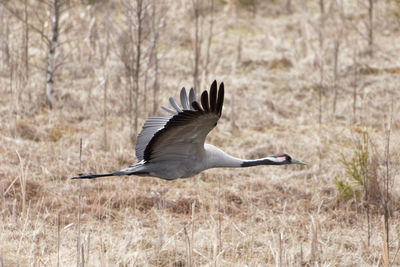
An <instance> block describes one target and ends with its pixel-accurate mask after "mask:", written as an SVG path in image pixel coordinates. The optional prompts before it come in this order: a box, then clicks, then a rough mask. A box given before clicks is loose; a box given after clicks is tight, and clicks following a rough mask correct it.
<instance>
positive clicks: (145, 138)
mask: <svg viewBox="0 0 400 267" xmlns="http://www.w3.org/2000/svg"><path fill="white" fill-rule="evenodd" d="M217 95H218V96H217ZM180 98H181V104H182V108H181V107H179V106H178V105H177V103H176V101H175V100H174V99H173V98H170V103H171V105H172V106H173V107H174V108H175V110H176V112H175V111H173V110H172V109H168V108H164V109H165V110H167V111H168V112H170V113H173V114H174V115H173V116H165V117H152V118H149V119H148V120H147V121H146V122H145V124H144V126H143V130H142V132H141V133H140V134H139V136H138V141H137V144H136V156H137V158H138V159H139V160H145V161H162V160H169V159H171V158H172V157H173V158H175V159H179V158H187V157H190V156H191V155H194V154H196V153H198V152H199V151H200V150H202V149H204V141H205V139H206V136H207V134H208V133H209V132H210V131H211V130H212V129H213V128H214V127H215V126H216V124H217V121H218V119H219V118H220V117H221V112H222V106H223V101H224V84H223V83H221V84H220V86H219V90H218V92H217V82H216V81H214V82H213V83H212V85H211V88H210V95H208V92H207V91H204V92H203V93H202V95H201V106H200V104H199V103H198V102H197V101H196V100H195V97H194V91H193V90H191V91H190V93H189V101H188V98H187V95H186V90H184V89H182V91H181V96H180Z"/></svg>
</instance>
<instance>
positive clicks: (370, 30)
mask: <svg viewBox="0 0 400 267" xmlns="http://www.w3.org/2000/svg"><path fill="white" fill-rule="evenodd" d="M368 3H369V5H368V21H369V25H368V54H369V55H370V56H373V48H372V46H373V44H374V24H373V22H374V21H373V18H374V0H369V1H368Z"/></svg>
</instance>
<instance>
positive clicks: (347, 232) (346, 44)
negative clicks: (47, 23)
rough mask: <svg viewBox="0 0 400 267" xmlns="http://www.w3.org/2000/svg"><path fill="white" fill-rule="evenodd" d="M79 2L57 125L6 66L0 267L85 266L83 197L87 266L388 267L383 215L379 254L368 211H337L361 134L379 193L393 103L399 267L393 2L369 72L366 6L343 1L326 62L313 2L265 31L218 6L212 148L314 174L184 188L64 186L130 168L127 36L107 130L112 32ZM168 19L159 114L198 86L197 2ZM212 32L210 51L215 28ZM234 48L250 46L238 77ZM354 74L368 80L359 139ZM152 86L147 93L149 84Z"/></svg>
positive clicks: (266, 19) (271, 20)
mask: <svg viewBox="0 0 400 267" xmlns="http://www.w3.org/2000/svg"><path fill="white" fill-rule="evenodd" d="M72 2H74V4H75V6H74V8H73V9H74V11H73V12H72V13H70V14H69V15H70V16H71V17H70V18H67V19H66V20H67V21H68V20H71V21H69V22H68V23H69V24H68V25H71V27H69V28H68V31H66V32H65V33H63V34H62V35H60V38H61V41H68V42H66V45H64V46H63V51H62V53H64V54H63V55H64V56H65V57H66V59H67V60H66V61H65V62H64V63H65V64H63V65H61V66H60V69H59V73H58V76H57V79H56V85H57V95H56V97H57V107H56V108H55V109H54V110H48V109H46V108H45V106H44V104H43V100H42V98H41V97H42V91H43V84H44V82H43V79H44V75H43V73H41V72H38V71H36V70H32V69H31V71H30V75H29V80H28V81H27V82H26V83H25V86H22V85H23V83H22V82H21V81H19V80H18V77H19V76H18V75H17V74H15V73H21V72H14V75H15V76H13V80H11V81H10V75H9V73H10V68H9V66H7V64H5V63H4V54H0V55H1V57H0V59H1V60H2V61H1V62H0V63H1V64H0V67H1V68H0V71H1V72H0V74H1V76H0V88H11V89H4V90H2V91H0V94H1V95H0V96H1V97H0V103H1V105H0V130H1V131H0V161H1V163H2V164H1V165H0V192H5V194H4V198H2V199H1V201H2V205H3V206H4V210H3V208H2V213H1V223H0V240H1V242H0V259H1V260H2V262H3V263H4V265H5V266H18V265H19V266H31V265H34V266H42V265H50V266H55V265H56V264H57V253H58V252H59V255H60V266H71V265H76V240H77V235H78V233H77V229H78V227H77V223H78V220H77V213H78V194H79V188H81V206H80V209H81V224H80V229H81V233H80V239H81V243H82V244H81V246H82V250H83V251H85V258H86V260H87V262H86V264H85V265H86V266H189V265H190V263H191V264H192V266H202V265H204V266H244V265H247V266H325V265H326V266H379V265H380V264H382V255H383V246H382V233H383V231H382V218H381V213H380V212H379V208H374V210H372V213H371V214H372V215H371V225H372V229H371V242H370V246H369V247H368V243H367V230H366V227H367V222H366V220H367V218H366V216H365V212H364V209H363V206H362V203H360V201H357V200H355V199H352V200H350V201H340V200H339V199H338V197H337V192H336V189H335V184H334V181H335V179H337V178H341V179H342V178H343V179H344V178H346V177H345V171H344V167H343V165H342V164H341V163H340V158H341V154H343V155H345V156H351V155H352V154H353V151H354V147H355V146H356V145H357V142H359V140H360V138H362V134H363V133H364V132H368V134H369V137H370V139H371V140H372V142H373V145H374V148H373V151H374V153H375V157H376V162H377V164H378V168H377V179H378V180H379V179H381V178H382V177H383V175H384V156H383V155H384V146H385V140H384V136H385V127H386V123H387V122H388V119H389V114H390V107H391V103H392V99H394V102H393V118H392V137H391V167H390V168H391V175H392V177H393V184H392V185H391V190H392V206H391V208H392V210H391V212H392V214H391V215H392V217H391V220H390V229H391V232H390V244H389V255H390V260H391V261H392V262H393V266H398V265H400V256H399V255H397V257H395V255H396V251H398V249H399V243H398V242H397V241H398V240H399V238H400V236H399V233H400V223H399V222H400V213H399V211H400V210H399V201H400V183H399V179H398V178H399V177H398V173H399V169H398V168H399V167H398V166H399V160H400V153H399V152H398V151H400V147H399V146H400V132H399V130H400V126H399V125H400V120H399V119H400V117H399V112H398V111H399V108H400V106H399V103H398V102H399V101H397V99H399V98H400V93H399V90H398V88H397V87H398V84H400V77H399V75H398V73H399V71H398V70H399V66H398V62H400V51H399V47H398V46H396V45H395V44H398V43H400V40H399V36H400V34H399V30H398V23H399V22H398V21H397V20H396V18H395V17H391V16H388V15H387V14H386V13H385V12H386V11H387V10H388V8H392V7H391V6H390V4H389V2H387V1H386V2H385V1H378V2H376V6H375V8H376V12H375V19H376V22H377V23H376V24H375V26H376V31H375V34H376V35H375V42H376V43H375V46H376V51H375V55H374V57H368V56H366V54H365V53H364V51H365V50H366V49H367V45H366V41H365V40H364V38H363V37H362V36H361V35H360V31H361V32H363V31H364V30H365V29H364V25H365V23H364V19H365V18H366V9H365V6H363V4H361V3H360V2H359V1H344V2H343V5H344V6H343V10H344V12H345V14H342V15H343V16H339V13H337V12H338V10H339V8H338V7H337V6H336V4H335V3H334V1H333V2H332V3H329V7H330V9H329V10H330V11H332V12H330V13H329V15H327V18H326V22H325V23H326V24H325V29H324V48H323V51H322V52H321V51H320V48H319V39H318V27H319V26H318V25H319V7H318V5H317V2H316V1H306V2H305V3H306V4H307V11H305V9H304V6H302V4H299V3H297V2H296V3H295V1H292V5H293V7H292V8H293V13H291V14H287V12H286V11H285V7H284V5H283V3H280V2H276V1H275V3H271V2H269V1H267V2H262V1H257V2H260V3H259V8H258V9H257V12H256V14H255V15H254V14H253V13H252V11H251V9H250V10H249V9H248V8H246V7H243V6H240V5H238V6H237V7H236V9H235V8H233V7H228V6H227V4H223V3H222V2H219V1H216V2H217V11H216V14H215V18H216V19H215V29H214V30H215V31H214V32H215V36H214V38H213V43H212V46H211V62H210V66H209V67H210V75H209V77H207V79H206V80H205V81H204V84H203V85H202V89H205V88H207V87H208V85H209V83H210V82H211V81H212V80H213V79H217V80H218V81H224V83H225V88H226V101H225V107H224V111H223V116H222V118H221V120H220V122H219V123H218V127H216V128H215V130H214V131H213V132H212V133H211V135H210V136H209V137H208V142H209V143H212V144H214V145H217V146H219V147H221V148H223V149H224V150H225V151H227V152H228V153H231V154H233V155H235V156H238V157H243V158H251V159H252V158H258V157H264V156H266V155H271V154H276V153H289V154H291V155H292V156H293V157H294V158H296V159H300V160H302V161H305V162H307V163H308V165H307V166H305V167H301V166H282V167H258V168H249V169H214V170H208V171H206V172H204V173H202V174H199V175H197V176H196V177H193V178H190V179H182V180H176V181H163V180H159V179H156V178H149V177H112V178H107V179H98V180H85V181H77V180H70V179H69V178H70V177H71V176H74V175H75V174H76V173H79V172H108V171H114V170H117V169H119V168H122V167H126V166H127V165H129V164H132V163H134V162H135V157H134V144H133V143H132V142H131V139H130V124H129V116H128V113H127V110H128V109H127V103H128V101H127V100H128V92H127V90H126V88H127V85H126V81H125V77H124V72H125V70H124V67H123V65H122V63H121V61H120V59H119V58H118V53H119V52H118V51H119V50H118V49H119V48H117V47H118V40H119V39H118V38H117V37H118V34H120V33H119V32H113V33H112V34H111V42H112V47H113V48H112V49H111V50H110V56H109V58H108V61H107V63H106V66H105V68H106V70H107V73H108V77H109V88H108V94H107V102H106V107H105V108H106V111H107V113H106V115H107V121H106V124H104V117H103V116H104V114H103V111H104V106H103V95H104V92H103V87H102V86H103V84H102V79H103V78H104V77H103V74H104V73H105V72H104V69H103V67H104V66H103V65H102V62H101V60H100V58H101V55H100V54H101V53H102V51H103V49H104V47H105V38H103V37H104V36H106V34H105V26H104V23H103V22H102V18H103V17H104V14H105V13H106V8H105V7H104V6H103V4H97V5H93V6H91V7H90V8H87V6H84V5H83V4H81V3H75V2H76V1H72ZM261 2H262V3H261ZM169 4H170V6H171V7H170V8H169V9H168V12H167V14H166V21H167V24H166V28H165V29H164V30H163V32H162V34H161V37H162V38H160V44H159V48H158V49H159V52H160V66H159V67H160V75H161V76H160V82H161V85H162V86H161V90H160V95H159V99H160V103H159V104H160V105H168V97H169V96H174V97H178V93H179V91H178V89H179V88H180V87H182V86H186V87H190V86H191V85H192V76H191V75H192V67H193V66H192V49H193V47H192V41H193V25H194V23H193V21H192V19H191V15H190V14H191V12H192V9H191V8H192V7H191V6H190V1H189V2H185V1H180V2H179V1H169ZM234 10H236V14H235V11H234ZM111 13H112V23H113V25H114V26H115V28H120V29H123V28H124V27H125V24H124V23H122V24H121V21H122V17H123V11H122V10H121V6H120V5H119V4H117V3H115V4H113V5H111ZM79 14H81V15H79ZM78 15H79V16H78ZM176 18H180V19H179V20H177V19H176ZM343 18H345V19H346V21H343ZM4 21H5V23H8V26H9V27H10V31H9V32H10V36H9V39H8V40H9V46H10V48H11V50H10V51H11V52H10V53H11V54H10V56H11V57H12V59H13V60H15V61H17V59H18V58H19V54H18V53H17V51H20V50H21V49H20V47H21V44H20V42H21V41H20V40H21V36H22V32H21V29H22V28H23V27H22V26H21V23H20V22H18V21H16V20H15V18H12V17H9V16H8V15H7V16H6V17H5V18H4ZM72 21H73V23H72ZM91 21H94V23H96V27H95V29H94V28H92V29H91V30H92V31H93V30H95V31H96V32H97V33H96V34H95V36H97V37H93V36H92V35H91V34H92V33H91V32H90V31H89V29H88V28H87V27H88V26H85V25H90V22H91ZM203 23H204V28H203V30H204V32H203V34H204V36H206V34H207V30H206V29H208V26H206V25H207V19H205V20H204V22H203ZM395 25H397V26H395ZM340 29H341V31H339V30H340ZM356 29H358V30H356ZM338 33H340V34H339V35H338ZM31 35H32V36H31V39H30V45H31V47H30V49H31V50H30V51H31V52H30V53H31V55H32V59H31V61H32V62H31V64H33V63H35V64H36V63H37V62H36V61H42V59H41V57H42V53H43V51H41V50H40V49H41V46H39V45H38V44H39V43H40V39H39V37H38V36H36V35H35V34H33V33H31ZM87 36H89V37H87ZM87 38H89V39H90V38H95V39H91V41H87V40H88V39H87ZM238 38H241V42H242V46H241V51H240V53H241V57H240V59H239V62H236V60H237V59H238ZM335 38H339V39H340V41H341V44H340V55H339V62H340V63H339V68H338V77H339V81H338V88H340V89H339V96H338V102H337V109H336V114H332V112H331V110H332V98H333V93H332V92H333V91H332V90H331V88H332V85H333V49H332V45H333V41H334V39H335ZM77 39H78V41H77ZM82 40H84V41H82ZM93 40H94V41H93ZM90 42H95V43H96V45H93V46H91V44H90ZM203 48H204V49H205V44H204V47H203ZM39 51H41V52H39ZM355 52H356V55H357V62H356V65H354V64H355V63H354V61H353V57H354V53H355ZM321 53H323V55H324V80H323V82H322V86H321V83H320V72H319V71H320V68H319V67H318V64H319V55H320V54H321ZM89 54H90V56H89ZM43 62H44V61H43ZM43 64H44V63H43ZM146 64H147V63H146V62H144V63H143V66H146ZM354 66H356V68H357V71H358V73H359V74H360V75H359V76H358V78H357V82H356V83H357V102H356V119H357V122H356V123H354V122H353V88H354V75H353V74H354V72H353V70H354ZM141 79H142V80H141V82H142V84H141V85H143V84H144V77H143V76H142V78H141ZM149 80H151V75H150V78H149ZM147 86H149V84H147ZM321 89H322V90H323V92H322V106H323V113H322V123H321V124H319V123H318V118H319V114H318V109H319V102H318V96H319V90H321ZM233 95H234V96H235V99H232V97H233ZM139 103H141V105H140V107H139V117H138V120H139V124H140V125H142V124H143V123H144V121H145V119H146V118H147V116H148V115H150V114H151V112H150V110H152V104H151V103H152V93H149V94H148V97H147V98H146V102H145V100H144V97H143V94H141V95H140V97H139ZM145 106H146V107H147V110H145V109H144V107H145ZM232 110H234V116H233V117H234V121H233V122H232V121H231V119H232ZM158 114H162V112H161V111H160V112H159V113H158ZM104 127H106V131H107V146H105V145H104V140H105V139H104V129H105V128H104ZM80 138H82V140H83V146H82V161H81V169H80V161H79V140H80ZM18 155H20V158H19V157H18ZM23 179H25V180H23ZM23 181H25V183H23ZM379 181H381V180H379ZM1 188H3V190H1ZM0 197H1V196H0ZM23 198H25V211H24V210H23V200H24V199H23ZM14 203H15V204H14ZM3 206H2V207H3ZM58 217H60V222H59V224H58V222H57V221H58ZM58 228H59V229H60V232H59V233H60V235H59V237H58ZM58 242H59V243H60V250H59V251H58V249H57V246H58V245H57V244H58Z"/></svg>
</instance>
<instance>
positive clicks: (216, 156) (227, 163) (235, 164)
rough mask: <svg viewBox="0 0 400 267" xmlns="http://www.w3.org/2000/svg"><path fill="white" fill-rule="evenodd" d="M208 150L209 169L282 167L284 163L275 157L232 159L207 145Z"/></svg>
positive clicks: (207, 161)
mask: <svg viewBox="0 0 400 267" xmlns="http://www.w3.org/2000/svg"><path fill="white" fill-rule="evenodd" d="M205 149H206V165H207V169H208V168H221V167H222V168H223V167H228V168H241V167H252V166H258V165H281V164H282V161H281V160H278V159H276V158H274V157H266V158H261V159H255V160H244V159H239V158H235V157H232V156H231V155H228V154H227V153H225V152H224V151H222V150H221V149H219V148H217V147H215V146H213V145H209V144H206V145H205Z"/></svg>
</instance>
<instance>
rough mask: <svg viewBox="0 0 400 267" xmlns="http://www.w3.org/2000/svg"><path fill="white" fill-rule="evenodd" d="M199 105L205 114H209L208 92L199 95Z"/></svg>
mask: <svg viewBox="0 0 400 267" xmlns="http://www.w3.org/2000/svg"><path fill="white" fill-rule="evenodd" d="M201 105H202V106H203V109H204V111H205V112H209V111H210V106H209V103H208V92H207V91H204V92H203V93H202V94H201Z"/></svg>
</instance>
